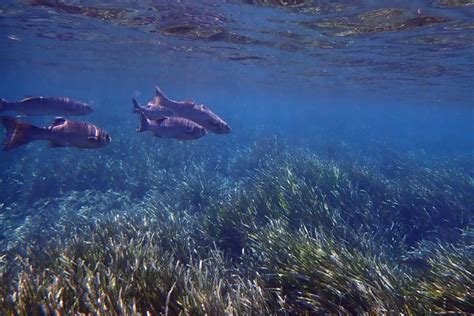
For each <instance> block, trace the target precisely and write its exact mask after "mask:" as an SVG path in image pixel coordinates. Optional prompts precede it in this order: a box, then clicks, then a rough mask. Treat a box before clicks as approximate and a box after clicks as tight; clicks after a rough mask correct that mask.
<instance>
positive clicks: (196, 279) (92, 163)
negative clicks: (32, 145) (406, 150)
mask: <svg viewBox="0 0 474 316" xmlns="http://www.w3.org/2000/svg"><path fill="white" fill-rule="evenodd" d="M283 139H284V137H282V136H275V135H273V136H272V135H269V136H261V137H259V138H257V140H255V141H253V142H252V141H249V142H248V143H247V144H240V145H239V146H238V148H236V147H235V146H234V145H231V143H232V141H231V140H228V139H220V140H216V139H213V140H212V141H209V142H202V143H200V144H199V145H197V144H194V143H173V142H167V141H165V142H164V143H163V142H161V143H160V142H158V143H156V142H154V140H153V139H146V140H145V145H147V146H144V144H143V142H144V141H143V140H140V139H137V140H135V141H134V140H130V141H129V143H128V146H130V147H131V149H133V150H131V151H130V152H129V153H128V154H127V155H126V156H124V157H123V160H121V159H117V157H118V156H119V155H120V152H105V153H104V156H102V155H94V156H91V157H89V159H87V160H85V161H86V163H84V164H82V163H75V164H71V166H74V167H71V168H68V169H67V170H66V171H63V172H62V173H61V174H57V175H56V174H54V168H46V167H44V166H45V165H46V166H54V164H56V163H60V161H51V159H52V158H51V156H49V158H47V159H48V160H49V161H48V163H47V164H46V162H45V160H46V158H42V156H41V155H38V154H36V155H35V156H36V157H37V159H36V160H33V161H30V162H29V163H28V164H27V163H22V161H20V162H18V163H17V164H14V165H11V164H10V165H9V166H6V163H5V162H2V164H3V167H2V168H3V170H5V169H4V168H7V169H8V168H10V169H9V170H7V171H8V172H7V174H8V177H4V178H2V182H3V183H2V186H1V188H2V189H1V190H2V192H1V194H2V196H7V197H12V198H11V200H8V199H7V200H5V201H4V202H3V204H2V217H1V218H0V220H1V226H2V227H5V229H4V230H3V232H2V239H1V244H0V246H1V249H2V256H1V257H0V259H1V261H0V263H1V265H0V269H1V270H0V271H1V280H0V284H1V285H0V291H1V301H0V310H2V311H3V313H4V314H7V315H9V314H12V315H15V314H20V315H23V314H28V315H30V314H37V315H38V314H40V315H44V314H54V313H60V314H76V313H82V314H98V315H115V314H124V315H134V314H139V313H140V314H146V313H151V314H168V315H178V314H188V315H201V314H207V315H224V314H232V315H249V314H313V313H323V312H324V313H343V314H346V313H349V314H352V313H357V314H359V313H368V314H374V315H375V314H380V313H397V314H398V313H404V314H413V315H414V314H420V313H445V312H466V313H467V312H472V311H473V310H474V305H473V304H474V301H473V287H474V282H473V273H474V271H473V265H472V261H473V249H472V243H473V237H474V234H473V233H474V231H473V227H472V206H473V203H472V202H473V201H472V197H473V196H474V185H473V179H472V178H471V177H469V176H468V175H467V173H466V170H467V169H466V168H472V166H470V165H469V164H472V159H471V158H472V157H468V156H467V157H465V160H462V159H457V160H454V161H430V162H429V164H428V163H427V164H425V165H423V166H420V165H417V163H416V161H418V160H417V159H418V157H417V154H416V153H411V154H406V155H400V154H398V155H396V153H394V152H393V151H391V150H389V149H380V150H379V152H378V153H377V155H375V156H374V157H372V158H371V159H370V160H369V159H365V160H364V159H360V160H356V159H355V158H356V157H357V155H358V153H357V152H356V151H353V150H351V148H350V147H349V146H347V145H341V146H336V147H337V148H333V147H334V146H332V147H328V148H326V150H323V148H324V146H321V148H320V150H319V154H317V153H315V152H311V151H309V150H307V149H305V148H296V147H293V146H291V145H290V144H288V143H286V142H285V141H284V140H283ZM216 142H217V144H218V145H219V146H220V148H222V155H223V156H225V155H229V153H228V152H226V151H230V150H231V151H232V155H231V157H232V158H231V159H226V160H224V159H222V157H219V156H213V157H209V156H208V155H206V152H208V151H209V150H210V146H215V145H216ZM151 145H152V146H153V149H154V150H153V151H150V150H147V148H148V146H151ZM36 150H38V151H42V150H49V149H47V148H40V147H38V148H37V149H36ZM190 152H192V153H193V157H192V160H193V161H195V162H194V163H191V164H190V163H189V159H191V158H190V157H189V156H188V155H189V153H190ZM419 155H422V153H419ZM74 156H75V152H70V153H69V152H66V153H65V154H64V155H61V163H67V161H68V160H69V159H75V158H74ZM107 156H113V157H114V160H113V161H112V160H109V159H107ZM29 158H31V155H29V154H28V153H25V154H24V156H23V157H21V158H20V159H29ZM180 162H181V163H180ZM184 162H187V163H184ZM151 170H152V171H151ZM97 172H101V173H102V174H101V176H100V177H95V179H97V180H96V181H93V182H91V181H90V177H92V173H94V174H96V173H97ZM51 173H53V174H52V175H51ZM137 173H138V174H137ZM28 178H29V180H27V179H28ZM109 179H113V181H111V180H109ZM45 181H52V183H46V187H47V188H48V192H47V193H45V192H44V191H43V189H42V188H45V183H44V182H45ZM5 182H9V183H15V185H5ZM53 189H54V190H53ZM18 210H22V211H21V213H20V212H18ZM20 214H21V215H20Z"/></svg>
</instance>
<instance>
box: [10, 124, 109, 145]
mask: <svg viewBox="0 0 474 316" xmlns="http://www.w3.org/2000/svg"><path fill="white" fill-rule="evenodd" d="M1 119H2V123H3V126H5V129H6V131H7V136H6V139H5V145H4V147H3V149H4V150H11V149H14V148H17V147H19V146H22V145H25V144H27V143H29V142H32V141H35V140H48V141H49V147H78V148H99V147H103V146H105V145H107V144H108V143H109V142H110V141H111V138H110V136H109V134H108V133H107V132H106V131H104V130H103V129H100V128H98V127H97V126H95V125H92V124H90V123H87V122H78V121H69V120H67V119H65V118H62V117H57V118H55V119H54V121H53V122H52V123H51V125H50V126H48V127H37V126H34V125H32V124H30V123H27V122H24V121H20V120H17V119H15V118H13V117H9V116H2V117H1Z"/></svg>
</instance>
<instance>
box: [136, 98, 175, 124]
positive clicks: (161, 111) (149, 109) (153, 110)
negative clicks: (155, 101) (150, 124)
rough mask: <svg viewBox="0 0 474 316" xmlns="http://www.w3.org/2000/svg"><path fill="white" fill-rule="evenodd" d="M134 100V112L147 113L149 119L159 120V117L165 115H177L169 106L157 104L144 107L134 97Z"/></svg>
mask: <svg viewBox="0 0 474 316" xmlns="http://www.w3.org/2000/svg"><path fill="white" fill-rule="evenodd" d="M132 101H133V113H143V114H145V116H146V118H147V119H150V120H157V119H159V118H162V117H163V116H168V117H171V116H175V114H174V112H173V111H171V110H170V109H169V108H167V107H164V106H160V105H155V106H150V105H148V106H146V107H142V106H140V104H139V103H138V102H137V100H135V99H132Z"/></svg>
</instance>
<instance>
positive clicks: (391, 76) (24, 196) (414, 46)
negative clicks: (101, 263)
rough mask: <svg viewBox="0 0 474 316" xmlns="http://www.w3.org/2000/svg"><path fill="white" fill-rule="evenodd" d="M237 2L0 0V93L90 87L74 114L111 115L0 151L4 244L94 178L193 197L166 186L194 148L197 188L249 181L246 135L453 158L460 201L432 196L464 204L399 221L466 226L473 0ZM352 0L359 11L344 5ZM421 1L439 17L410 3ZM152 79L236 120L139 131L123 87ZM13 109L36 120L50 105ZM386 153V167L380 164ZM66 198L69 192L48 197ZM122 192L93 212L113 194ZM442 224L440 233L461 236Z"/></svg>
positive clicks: (57, 210)
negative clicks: (64, 144) (72, 134)
mask: <svg viewBox="0 0 474 316" xmlns="http://www.w3.org/2000/svg"><path fill="white" fill-rule="evenodd" d="M250 2H253V1H238V0H235V1H234V0H232V1H225V2H224V1H222V2H220V1H207V0H206V1H144V2H137V1H100V2H97V1H79V0H74V1H66V4H67V5H66V4H64V3H62V2H56V1H31V3H40V4H42V5H32V4H31V3H29V2H28V1H24V2H18V1H3V2H2V3H1V4H0V56H1V58H0V69H1V78H2V79H1V81H0V96H1V97H2V98H4V99H6V100H11V101H14V100H19V99H21V98H23V97H25V96H38V95H43V96H68V97H71V98H75V99H78V100H82V101H85V102H88V103H90V104H91V105H92V106H93V107H94V108H95V112H94V113H92V114H91V115H88V116H86V117H80V118H79V119H80V120H86V121H88V122H91V123H93V124H96V125H97V126H100V127H102V128H104V129H105V130H107V131H108V132H109V134H110V135H111V137H112V142H111V143H110V144H109V145H107V146H106V147H104V148H101V149H95V150H83V149H76V148H59V149H51V148H47V147H46V145H47V144H46V143H45V142H40V141H38V142H33V143H30V144H28V145H25V146H22V147H20V148H18V149H16V150H14V151H11V152H0V175H1V176H0V185H1V188H0V194H1V195H0V212H1V213H0V216H1V217H0V227H1V226H3V227H2V229H1V230H2V231H3V232H2V235H0V252H4V253H7V251H11V249H16V248H15V247H18V249H21V248H22V246H21V245H22V242H26V243H28V238H32V239H34V238H39V237H38V235H40V234H38V233H36V232H35V233H34V234H32V235H28V234H27V233H25V234H26V236H28V237H18V234H19V231H24V230H28V227H30V226H35V225H31V221H38V220H40V218H41V219H42V220H44V225H45V228H44V229H45V231H47V230H50V231H51V232H48V233H47V236H55V234H57V233H55V231H57V230H58V228H57V227H60V226H61V223H56V222H55V218H59V217H60V216H61V214H62V213H61V212H63V211H64V209H66V208H69V209H68V212H72V213H74V212H76V211H77V212H80V211H81V207H82V205H89V206H90V204H94V203H95V202H86V201H85V200H86V199H87V196H89V195H95V194H99V195H100V194H108V195H107V196H109V195H111V194H112V195H113V196H115V197H120V196H121V197H123V198H124V199H130V200H131V201H132V202H130V203H129V204H140V203H144V202H146V203H148V202H149V200H147V199H149V198H150V195H152V196H155V197H156V199H158V200H159V203H163V204H167V205H177V204H179V203H182V204H183V205H187V206H186V207H188V210H192V212H200V208H201V203H203V205H204V204H205V203H206V202H205V201H203V200H200V199H197V200H189V201H187V200H186V201H183V200H179V199H181V198H183V197H182V196H178V195H177V194H173V191H174V190H176V187H178V185H179V184H180V183H182V182H184V181H185V180H186V179H188V178H189V177H192V176H194V175H195V174H190V175H187V176H186V173H187V172H188V171H189V170H191V171H190V172H195V171H196V169H193V168H194V167H195V166H196V165H198V166H201V167H202V168H203V169H202V170H203V171H202V174H201V177H204V178H206V181H207V182H206V183H219V185H220V186H216V187H212V188H208V190H209V191H211V192H210V193H208V194H210V196H212V199H214V200H219V199H221V200H225V199H226V196H227V195H226V194H227V193H226V192H227V191H225V192H224V191H222V192H221V191H219V190H220V189H219V187H226V185H227V187H228V188H233V187H238V185H239V183H241V182H242V181H245V180H243V179H244V177H245V176H248V175H249V174H250V175H251V174H252V173H253V170H255V169H253V168H258V166H259V164H258V163H256V164H255V165H251V164H250V163H249V164H247V165H246V164H244V163H242V164H240V163H239V160H238V159H243V158H246V159H248V160H251V158H249V157H250V156H251V155H252V154H253V155H258V150H259V148H261V149H260V150H261V151H262V153H261V154H262V155H263V154H265V153H267V151H268V150H269V149H268V148H270V149H271V150H274V152H277V153H278V151H279V150H280V149H279V148H283V149H281V150H282V151H283V150H284V151H285V152H289V153H291V152H295V153H296V152H301V151H302V152H306V153H308V154H310V155H316V156H317V157H320V158H322V159H326V160H328V161H338V162H339V163H341V165H345V166H354V165H360V166H368V168H373V169H374V170H377V172H382V174H384V175H385V176H386V177H387V179H390V181H393V182H394V183H398V182H397V181H402V180H400V179H403V181H405V180H406V181H407V183H412V182H417V181H419V183H422V182H423V181H422V180H420V179H421V178H417V177H421V175H420V174H421V173H419V172H418V171H420V170H428V169H429V170H433V172H436V170H448V171H447V172H448V173H449V170H455V172H456V173H455V174H457V175H462V177H465V179H466V181H465V182H464V183H466V185H467V187H463V188H460V187H450V189H449V190H451V191H450V192H451V193H452V194H453V196H458V197H459V196H460V197H461V198H462V199H463V201H467V202H466V204H465V205H468V204H469V203H470V207H467V210H466V207H465V206H463V207H460V208H456V206H455V205H454V204H453V205H450V206H445V207H446V209H443V212H447V213H455V212H458V211H459V210H460V209H462V210H463V212H468V213H467V214H466V213H463V218H464V220H463V221H461V222H456V223H448V224H446V221H449V220H447V219H446V218H447V217H446V216H444V217H443V216H442V215H440V218H439V220H437V219H434V220H433V221H432V222H431V225H434V226H429V225H428V224H427V225H428V226H424V227H423V228H421V229H420V230H419V231H417V232H415V233H413V234H411V235H410V234H409V235H408V237H407V240H406V247H407V249H408V250H409V249H411V248H410V247H416V245H417V243H418V242H420V241H421V240H423V239H424V238H425V237H426V239H430V240H433V239H435V238H436V236H437V235H436V232H435V233H433V231H436V229H439V228H440V227H442V226H443V225H447V226H449V227H450V228H453V229H454V230H459V231H466V230H472V219H473V215H474V213H473V212H474V209H473V205H474V196H472V194H473V192H474V191H473V183H474V182H473V181H474V178H473V177H474V163H473V161H474V103H473V102H474V30H473V25H474V5H472V3H469V2H468V1H466V2H462V1H458V2H456V1H315V3H312V2H311V1H309V3H306V4H303V5H299V6H287V7H284V6H277V5H272V4H264V3H263V4H262V3H260V4H249V3H250ZM255 2H260V1H255ZM261 2H265V1H261ZM268 2H269V3H276V2H278V1H268ZM91 8H96V9H91ZM97 8H101V9H100V10H97ZM112 8H115V9H112ZM107 10H108V11H107ZM114 10H118V11H114ZM377 10H378V11H377ZM381 10H386V11H381ZM387 10H388V11H387ZM367 12H369V13H367ZM374 12H375V13H374ZM383 12H385V13H383ZM363 14H372V17H366V18H365V20H363V19H360V18H359V19H358V20H357V18H355V17H356V16H357V15H363ZM377 14H379V15H377ZM376 15H377V16H378V17H376ZM341 17H342V18H345V19H346V20H338V19H340V18H341ZM424 17H431V18H432V20H434V18H438V22H429V21H432V20H427V19H425V20H417V21H415V22H413V21H414V20H410V19H416V18H420V19H422V18H424ZM441 19H442V20H441ZM341 21H342V22H341ZM344 21H349V22H344ZM364 21H365V22H364ZM337 23H339V24H337ZM410 23H412V24H410ZM183 26H184V27H183ZM180 27H181V29H180ZM155 85H159V86H160V87H161V88H162V90H163V91H165V93H166V94H167V95H168V96H169V97H171V98H172V99H175V100H183V99H188V98H192V99H194V100H195V101H196V102H198V103H204V104H206V105H207V106H208V107H209V108H211V109H212V110H213V111H214V112H215V113H217V114H218V115H219V116H220V117H222V118H223V119H224V120H226V121H227V122H228V123H229V125H230V126H231V128H232V132H231V133H230V134H227V135H217V134H212V133H209V134H208V135H206V136H205V137H204V138H202V139H199V140H195V141H189V142H181V141H177V140H169V139H159V138H154V137H153V136H152V135H151V134H148V133H144V134H138V133H136V131H135V129H136V128H137V127H138V117H137V116H136V115H134V114H133V113H132V102H131V99H132V98H136V99H138V100H139V101H140V102H141V103H142V104H146V103H147V102H148V101H149V100H150V99H151V98H153V96H154V86H155ZM13 115H14V114H13ZM22 119H25V120H27V121H29V122H32V123H34V124H36V125H40V126H47V125H49V123H50V122H51V121H52V119H53V117H25V118H22ZM70 119H76V118H74V117H71V118H70ZM4 135H5V134H0V136H1V137H4ZM279 144H282V145H281V146H283V147H278V146H280V145H279ZM271 150H270V151H271ZM242 157H243V158H242ZM257 160H258V159H257ZM397 163H398V164H399V165H397ZM392 165H397V166H398V167H396V166H395V169H394V170H395V171H393V172H392V173H390V172H391V171H388V168H389V167H390V166H392ZM384 168H387V169H384ZM397 168H399V169H397ZM440 168H441V169H440ZM193 170H194V171H193ZM397 170H398V171H397ZM400 170H401V171H400ZM412 170H416V171H413V172H412ZM176 177H178V178H176ZM187 177H188V178H187ZM463 179H464V178H463ZM212 181H214V182H212ZM198 182H199V181H197V182H191V183H198ZM417 183H418V182H417ZM453 183H454V182H453ZM196 185H197V184H196ZM427 186H429V185H427ZM423 190H424V188H423V187H421V188H420V189H419V192H421V191H423ZM443 190H448V189H446V188H445V189H443ZM443 190H440V191H439V192H440V194H441V195H442V194H443V193H442V192H443ZM230 191H232V190H230ZM111 192H112V193H111ZM180 192H181V191H180ZM114 194H115V195H114ZM180 194H181V193H180ZM183 194H184V193H183ZM369 194H373V195H377V192H369ZM420 195H422V194H421V193H420ZM66 198H67V199H72V200H74V199H77V201H72V202H70V204H67V205H64V203H63V204H61V203H62V202H60V201H61V199H66ZM185 198H186V197H185ZM117 199H118V200H117V203H116V204H113V203H112V204H111V203H109V204H107V203H106V205H107V208H109V209H104V208H105V207H97V209H96V210H95V211H94V212H96V213H97V214H103V213H107V212H109V211H111V210H112V209H113V210H121V209H122V208H123V206H121V205H120V203H121V202H120V199H119V198H117ZM469 201H470V202H469ZM88 203H89V204H88ZM127 203H128V202H127ZM193 203H194V204H193ZM129 204H127V205H129ZM45 205H46V206H45ZM47 205H51V208H50V209H48V207H47ZM58 205H61V206H58ZM443 205H444V204H443ZM446 205H447V204H446ZM183 207H184V206H183ZM38 210H40V212H41V216H38V214H36V213H35V212H37V211H38ZM123 211H124V212H125V210H123ZM48 212H50V213H49V215H48ZM236 212H238V210H236ZM407 216H409V215H407ZM401 221H403V219H401ZM408 222H409V219H407V223H408ZM433 223H435V224H433ZM451 224H452V225H451ZM25 227H26V228H25ZM35 227H36V226H35ZM439 236H440V238H446V241H447V242H451V243H453V244H456V242H457V241H458V240H459V238H461V237H460V235H458V234H454V235H452V236H442V235H439ZM224 248H225V247H224ZM18 251H20V250H18ZM223 251H226V249H223ZM232 251H233V250H232ZM232 251H230V252H231V255H233V253H232ZM471 285H472V284H471Z"/></svg>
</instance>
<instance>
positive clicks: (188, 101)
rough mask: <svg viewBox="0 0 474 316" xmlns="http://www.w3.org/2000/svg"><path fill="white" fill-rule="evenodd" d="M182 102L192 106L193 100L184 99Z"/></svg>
mask: <svg viewBox="0 0 474 316" xmlns="http://www.w3.org/2000/svg"><path fill="white" fill-rule="evenodd" d="M182 102H184V103H192V104H194V100H193V99H184V100H183V101H182Z"/></svg>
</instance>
